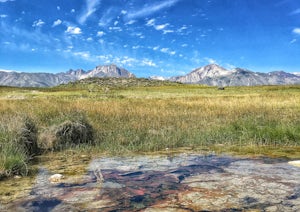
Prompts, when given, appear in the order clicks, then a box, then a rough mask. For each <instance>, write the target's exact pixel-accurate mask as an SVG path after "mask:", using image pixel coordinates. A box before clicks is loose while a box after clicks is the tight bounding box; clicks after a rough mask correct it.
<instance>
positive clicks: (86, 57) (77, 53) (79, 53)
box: [73, 52, 90, 59]
mask: <svg viewBox="0 0 300 212" xmlns="http://www.w3.org/2000/svg"><path fill="white" fill-rule="evenodd" d="M73 54H74V55H75V56H80V57H82V58H84V59H88V58H90V53H89V52H74V53H73Z"/></svg>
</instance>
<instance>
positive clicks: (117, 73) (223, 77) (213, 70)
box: [0, 64, 300, 87]
mask: <svg viewBox="0 0 300 212" xmlns="http://www.w3.org/2000/svg"><path fill="white" fill-rule="evenodd" d="M94 77H98V78H105V77H114V78H135V75H134V74H133V73H131V72H129V71H127V70H126V69H124V68H119V67H118V66H116V65H114V64H111V65H104V66H96V67H95V68H94V69H93V70H89V71H85V70H82V69H77V70H72V69H71V70H69V71H67V72H63V73H57V74H51V73H25V72H15V71H7V70H4V71H1V70H0V85H4V86H17V87H52V86H57V85H60V84H67V83H69V82H75V81H77V80H82V79H87V78H94ZM149 79H151V80H169V81H173V82H180V83H186V84H203V85H210V86H222V87H225V86H255V85H293V84H300V75H299V73H287V72H284V71H273V72H269V73H260V72H253V71H249V70H247V69H242V68H235V69H232V70H227V69H225V68H223V67H221V66H219V65H217V64H210V65H207V66H203V67H200V68H197V69H195V70H193V71H192V72H190V73H189V74H186V75H184V76H177V77H171V78H163V77H159V76H153V77H149Z"/></svg>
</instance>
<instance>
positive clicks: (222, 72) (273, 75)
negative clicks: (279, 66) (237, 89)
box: [170, 64, 300, 87]
mask: <svg viewBox="0 0 300 212" xmlns="http://www.w3.org/2000/svg"><path fill="white" fill-rule="evenodd" d="M170 80H171V81H176V82H181V83H189V84H205V85H211V86H221V87H224V86H255V85H288V84H300V76H299V75H296V74H291V73H287V72H284V71H273V72H269V73H260V72H253V71H249V70H246V69H241V68H235V69H232V70H226V69H225V68H223V67H221V66H219V65H216V64H211V65H207V66H204V67H201V68H197V69H195V70H194V71H192V72H190V73H189V74H187V75H184V76H177V77H172V78H170Z"/></svg>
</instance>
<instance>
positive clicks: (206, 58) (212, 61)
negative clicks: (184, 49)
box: [204, 57, 218, 64]
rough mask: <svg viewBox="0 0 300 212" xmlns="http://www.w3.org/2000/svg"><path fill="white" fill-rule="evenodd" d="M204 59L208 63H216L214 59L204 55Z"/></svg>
mask: <svg viewBox="0 0 300 212" xmlns="http://www.w3.org/2000/svg"><path fill="white" fill-rule="evenodd" d="M204 60H206V61H207V62H208V63H209V64H218V63H217V61H216V60H214V59H212V58H209V57H205V58H204Z"/></svg>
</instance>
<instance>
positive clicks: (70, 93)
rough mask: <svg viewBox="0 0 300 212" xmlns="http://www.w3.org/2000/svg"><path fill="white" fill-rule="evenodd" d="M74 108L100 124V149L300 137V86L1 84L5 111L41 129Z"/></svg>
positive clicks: (262, 142) (299, 140) (295, 142)
mask: <svg viewBox="0 0 300 212" xmlns="http://www.w3.org/2000/svg"><path fill="white" fill-rule="evenodd" d="M0 90H1V89H0ZM9 96H22V97H23V98H22V99H20V98H9ZM74 111H75V112H80V113H84V114H86V115H87V117H88V119H89V121H90V123H91V124H92V125H93V127H94V129H95V131H96V133H95V139H96V144H97V145H96V147H95V149H98V151H101V152H111V153H121V152H137V151H159V150H164V149H165V148H169V149H172V148H178V147H189V148H194V149H197V148H207V147H211V146H220V145H226V146H233V147H239V148H241V147H244V146H245V147H246V146H255V147H256V148H261V147H263V146H266V145H267V146H272V147H276V148H277V147H278V148H279V147H280V148H282V147H285V146H299V145H300V86H260V87H259V86H258V87H230V88H226V89H225V90H224V91H219V90H217V89H216V88H215V87H205V86H198V85H176V86H175V85H174V86H160V87H130V88H124V89H122V88H117V89H110V90H109V92H105V91H104V90H103V89H97V91H96V92H89V91H88V88H86V89H85V88H84V87H83V88H80V89H78V88H76V89H74V90H72V89H70V88H59V89H55V90H54V89H53V90H51V89H47V90H46V89H39V90H37V89H35V90H34V92H33V91H32V90H30V89H29V90H23V89H9V90H7V89H6V91H5V92H0V114H9V115H11V116H13V115H14V114H18V113H24V114H26V115H27V116H29V117H32V118H33V119H34V120H35V121H36V123H37V126H38V127H39V128H40V129H43V128H47V127H49V126H51V125H53V124H56V122H57V123H58V121H57V120H59V119H60V117H64V116H68V115H69V114H72V113H74ZM236 149H238V148H236ZM299 157H300V155H299Z"/></svg>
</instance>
